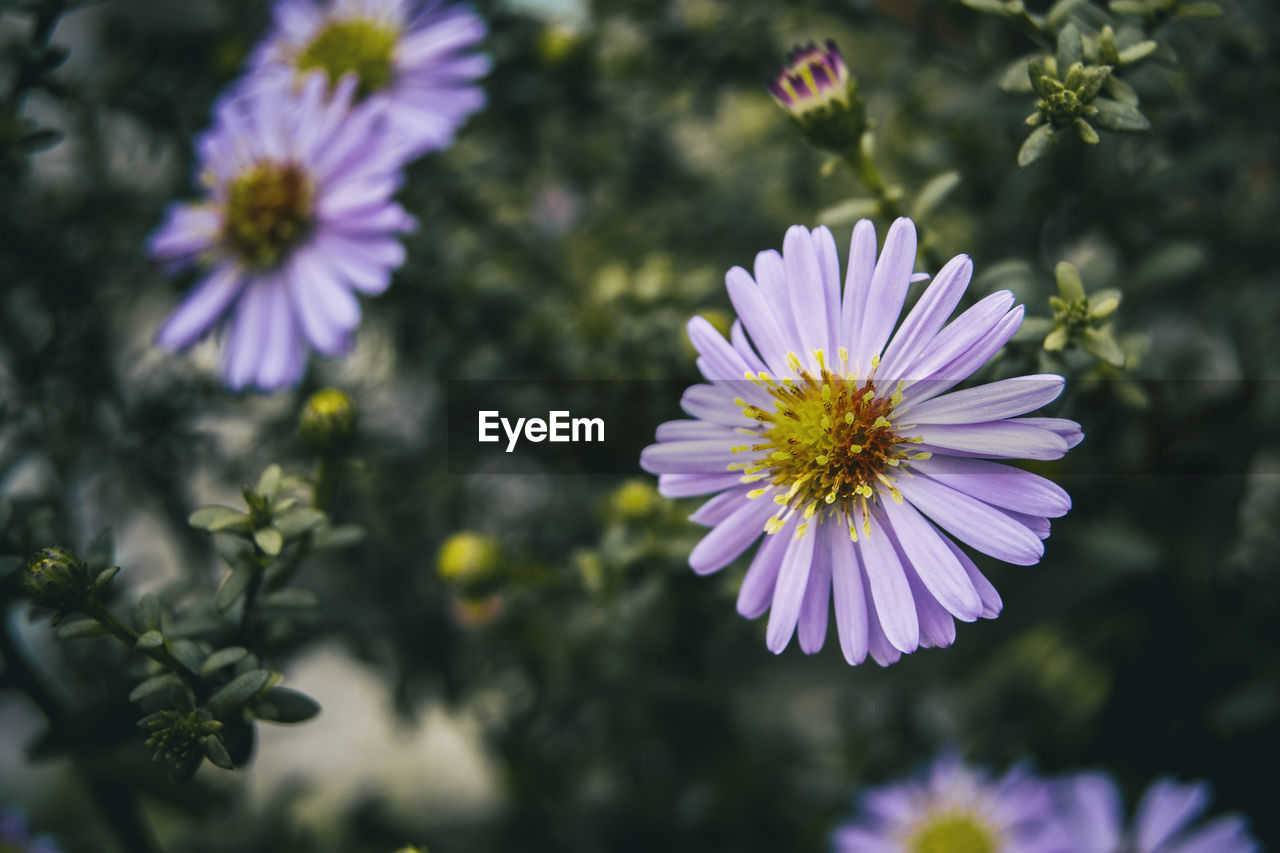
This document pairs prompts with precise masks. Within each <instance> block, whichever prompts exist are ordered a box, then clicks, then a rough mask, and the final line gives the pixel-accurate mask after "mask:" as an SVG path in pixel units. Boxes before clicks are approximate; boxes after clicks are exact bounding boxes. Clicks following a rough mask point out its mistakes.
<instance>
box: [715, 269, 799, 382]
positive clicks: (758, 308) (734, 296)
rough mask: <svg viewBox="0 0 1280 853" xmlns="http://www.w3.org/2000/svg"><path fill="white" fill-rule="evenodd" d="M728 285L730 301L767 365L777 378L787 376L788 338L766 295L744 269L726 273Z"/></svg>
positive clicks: (726, 283)
mask: <svg viewBox="0 0 1280 853" xmlns="http://www.w3.org/2000/svg"><path fill="white" fill-rule="evenodd" d="M725 285H726V286H727V287H728V288H729V301H730V302H732V303H733V308H734V310H735V311H737V312H738V318H739V319H741V320H742V325H743V326H745V327H746V330H747V333H748V334H749V335H751V340H752V342H753V343H754V344H755V346H756V349H757V350H758V351H759V353H760V355H761V356H762V357H763V358H764V361H765V364H767V365H769V368H770V370H772V371H773V373H774V374H775V375H777V376H783V375H784V374H785V373H786V369H787V351H788V349H789V347H788V345H787V338H786V336H785V335H784V333H783V330H782V327H780V326H779V325H778V319H777V317H776V316H775V315H774V313H773V311H772V310H771V309H770V307H769V304H768V302H767V301H766V300H765V297H764V294H763V293H761V291H760V288H758V287H756V285H755V282H754V281H752V279H751V276H749V275H748V274H747V271H746V270H744V269H743V268H742V267H734V268H733V269H731V270H729V272H727V273H726V274H725Z"/></svg>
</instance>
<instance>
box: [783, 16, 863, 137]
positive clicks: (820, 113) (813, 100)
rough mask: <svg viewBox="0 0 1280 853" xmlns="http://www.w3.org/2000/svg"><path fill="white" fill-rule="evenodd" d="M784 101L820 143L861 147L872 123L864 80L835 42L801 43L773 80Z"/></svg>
mask: <svg viewBox="0 0 1280 853" xmlns="http://www.w3.org/2000/svg"><path fill="white" fill-rule="evenodd" d="M769 94H771V95H773V99H774V100H775V101H776V102H777V103H778V106H780V107H782V108H783V109H784V110H786V111H787V114H788V115H790V116H791V119H792V121H794V122H795V123H796V124H798V125H800V129H801V130H803V131H804V134H805V136H807V137H808V138H809V141H810V142H812V143H813V144H814V145H816V146H817V147H819V148H822V149H824V150H826V151H832V152H835V153H836V154H847V153H848V152H850V151H853V150H855V149H856V148H857V146H858V143H859V141H860V140H861V139H862V134H863V132H864V131H865V130H866V129H867V115H866V108H865V106H864V105H863V103H862V98H860V97H859V96H858V81H857V80H856V79H854V77H853V75H852V74H850V73H849V68H848V66H846V65H845V64H844V59H843V57H841V56H840V50H839V49H838V48H837V47H836V44H835V42H833V41H828V42H827V43H826V45H825V46H824V47H818V46H817V45H816V44H814V43H813V42H810V43H809V44H808V46H807V47H796V48H795V49H794V50H792V51H791V54H790V55H789V56H788V57H787V64H786V65H784V66H783V67H782V69H781V70H780V71H779V72H778V76H777V77H776V78H774V80H773V82H772V83H770V84H769Z"/></svg>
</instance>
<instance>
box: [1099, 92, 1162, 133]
mask: <svg viewBox="0 0 1280 853" xmlns="http://www.w3.org/2000/svg"><path fill="white" fill-rule="evenodd" d="M1093 106H1095V107H1097V109H1098V114H1097V115H1096V116H1094V119H1093V120H1094V122H1096V123H1097V124H1098V125H1099V126H1100V127H1105V128H1106V129H1107V130H1149V129H1150V128H1151V122H1150V121H1148V120H1147V117H1146V116H1144V115H1143V114H1142V113H1140V112H1138V108H1137V107H1135V106H1133V105H1132V104H1126V103H1123V102H1122V101H1113V100H1111V99H1110V98H1094V100H1093Z"/></svg>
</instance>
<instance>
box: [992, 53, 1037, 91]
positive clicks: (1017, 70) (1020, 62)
mask: <svg viewBox="0 0 1280 853" xmlns="http://www.w3.org/2000/svg"><path fill="white" fill-rule="evenodd" d="M1028 62H1029V60H1028V58H1027V57H1025V56H1024V57H1023V58H1022V59H1016V60H1014V61H1013V64H1012V65H1010V66H1009V67H1008V68H1006V69H1005V70H1004V73H1003V74H1001V75H1000V83H999V85H1000V89H1001V91H1004V92H1008V93H1009V94H1010V95H1030V94H1031V92H1032V91H1033V87H1032V85H1031V74H1030V72H1029V71H1028V70H1027V64H1028Z"/></svg>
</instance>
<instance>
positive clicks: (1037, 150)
mask: <svg viewBox="0 0 1280 853" xmlns="http://www.w3.org/2000/svg"><path fill="white" fill-rule="evenodd" d="M1053 138H1054V133H1053V127H1052V126H1051V125H1047V124H1044V125H1041V126H1040V127H1037V128H1036V129H1035V130H1033V131H1031V135H1030V136H1028V137H1027V139H1026V141H1025V142H1023V143H1022V147H1021V148H1019V149H1018V165H1019V166H1029V165H1031V164H1032V163H1034V162H1035V161H1036V160H1038V159H1040V156H1041V155H1042V154H1044V152H1045V151H1047V150H1048V148H1049V144H1050V143H1051V142H1053Z"/></svg>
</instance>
